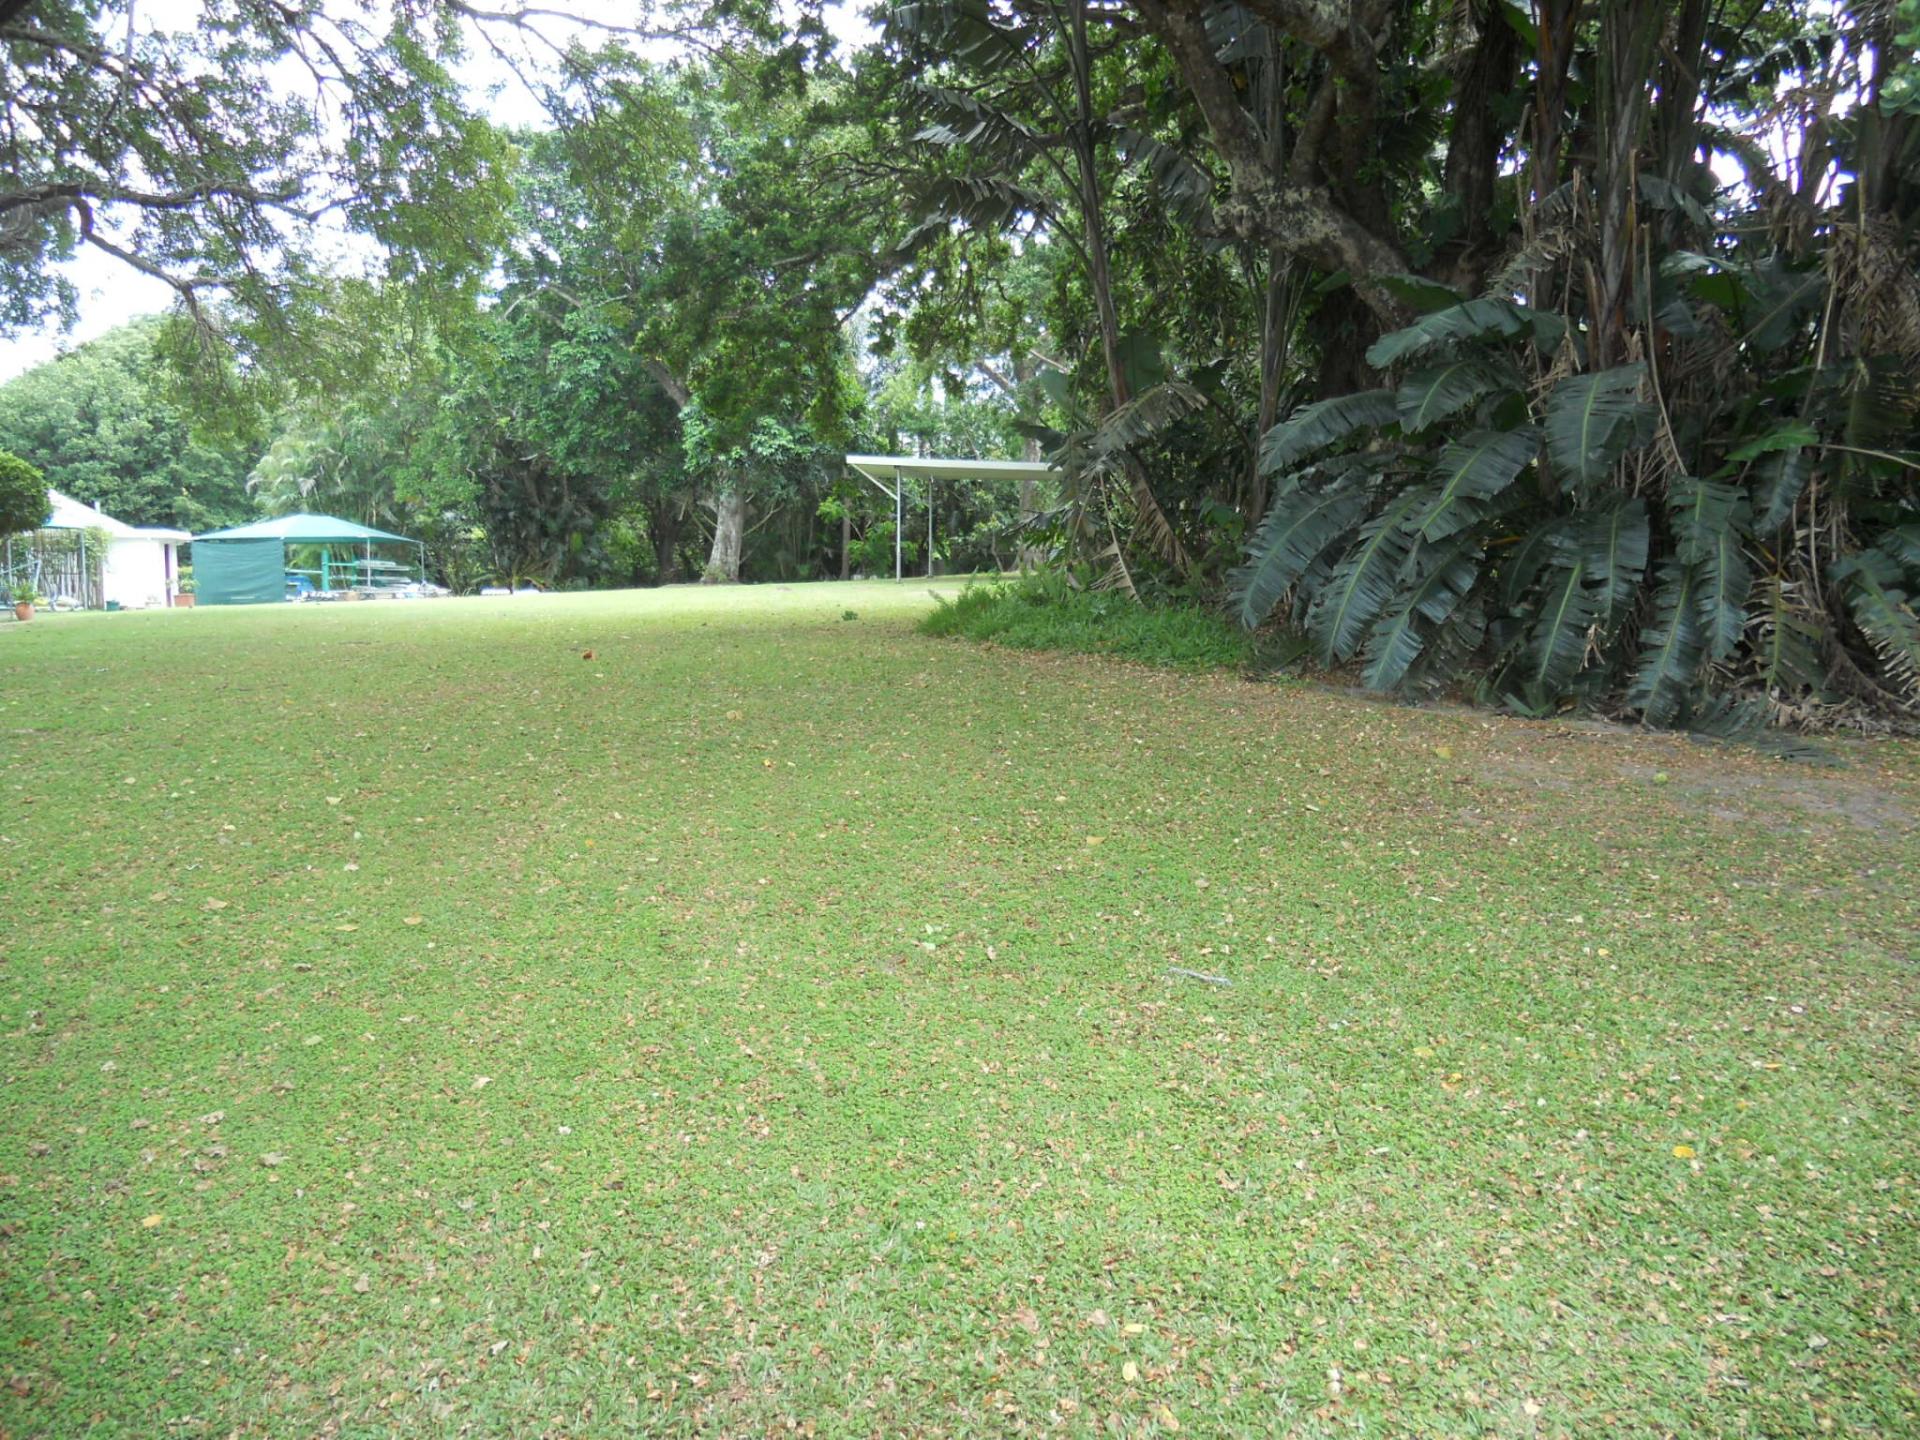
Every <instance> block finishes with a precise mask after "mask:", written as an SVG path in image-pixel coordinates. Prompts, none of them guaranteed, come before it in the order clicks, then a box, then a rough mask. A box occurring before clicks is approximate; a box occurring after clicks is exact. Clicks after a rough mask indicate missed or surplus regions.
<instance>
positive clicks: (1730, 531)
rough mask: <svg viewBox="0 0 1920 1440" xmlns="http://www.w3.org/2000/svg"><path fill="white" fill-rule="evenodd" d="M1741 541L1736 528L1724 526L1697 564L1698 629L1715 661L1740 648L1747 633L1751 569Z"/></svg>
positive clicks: (1751, 584) (1751, 582)
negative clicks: (1698, 582)
mask: <svg viewBox="0 0 1920 1440" xmlns="http://www.w3.org/2000/svg"><path fill="white" fill-rule="evenodd" d="M1744 538H1745V537H1744V536H1743V535H1742V534H1741V532H1740V530H1739V529H1738V528H1737V527H1736V526H1734V525H1728V526H1726V527H1725V528H1724V529H1722V530H1721V531H1720V532H1719V533H1718V534H1717V535H1715V536H1714V537H1713V548H1712V549H1711V550H1709V551H1708V552H1707V554H1706V555H1705V557H1704V558H1702V560H1701V561H1700V591H1699V594H1700V629H1701V633H1702V634H1704V635H1705V636H1706V641H1707V654H1708V655H1709V656H1710V657H1711V658H1712V659H1714V660H1725V659H1727V658H1728V657H1729V656H1730V655H1732V654H1733V652H1734V651H1735V650H1737V649H1739V648H1740V640H1741V637H1742V636H1743V635H1745V634H1746V630H1747V596H1748V595H1749V594H1751V593H1752V591H1753V568H1752V567H1751V566H1750V565H1748V563H1747V555H1746V551H1745V549H1744V548H1743V546H1742V542H1743V540H1744Z"/></svg>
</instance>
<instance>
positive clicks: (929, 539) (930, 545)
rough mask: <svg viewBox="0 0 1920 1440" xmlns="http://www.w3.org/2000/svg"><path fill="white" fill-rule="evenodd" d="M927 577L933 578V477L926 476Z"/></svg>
mask: <svg viewBox="0 0 1920 1440" xmlns="http://www.w3.org/2000/svg"><path fill="white" fill-rule="evenodd" d="M927 578H928V579H929V580H931V579H932V578H933V477H932V476H931V475H929V476H928V477H927Z"/></svg>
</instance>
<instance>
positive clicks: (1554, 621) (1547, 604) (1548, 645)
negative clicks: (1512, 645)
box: [1509, 546, 1603, 708]
mask: <svg viewBox="0 0 1920 1440" xmlns="http://www.w3.org/2000/svg"><path fill="white" fill-rule="evenodd" d="M1563 558H1564V559H1565V560H1566V562H1567V563H1565V564H1561V565H1555V566H1554V567H1553V568H1552V569H1550V570H1548V572H1547V584H1546V589H1545V590H1544V591H1543V593H1542V594H1541V597H1540V605H1539V612H1538V614H1537V616H1536V618H1535V620H1534V622H1533V626H1532V629H1531V631H1530V633H1529V635H1528V637H1527V643H1526V646H1525V649H1524V652H1523V654H1522V658H1521V660H1520V662H1519V665H1518V666H1517V667H1516V670H1515V672H1514V674H1513V675H1512V676H1510V677H1509V678H1511V679H1517V680H1518V681H1519V682H1520V693H1521V695H1523V696H1524V697H1525V698H1526V700H1527V702H1528V704H1529V705H1530V706H1532V707H1534V708H1539V707H1542V706H1545V705H1549V704H1551V703H1552V702H1553V701H1555V700H1557V699H1558V698H1559V697H1560V696H1561V695H1562V694H1563V693H1564V692H1565V691H1566V688H1567V685H1568V683H1569V682H1571V681H1572V679H1573V677H1574V676H1575V675H1576V674H1578V673H1579V671H1580V667H1581V666H1582V665H1583V664H1584V663H1585V661H1586V658H1587V644H1588V640H1589V637H1590V635H1591V632H1592V629H1593V625H1594V621H1595V619H1596V617H1597V616H1598V615H1599V613H1600V603H1601V600H1602V598H1603V597H1602V592H1601V590H1600V588H1599V587H1598V586H1596V585H1594V584H1592V583H1591V582H1592V576H1590V575H1589V574H1588V573H1587V563H1586V557H1585V555H1584V554H1583V553H1582V552H1581V549H1580V547H1578V546H1573V547H1569V549H1568V552H1567V553H1565V554H1564V556H1563Z"/></svg>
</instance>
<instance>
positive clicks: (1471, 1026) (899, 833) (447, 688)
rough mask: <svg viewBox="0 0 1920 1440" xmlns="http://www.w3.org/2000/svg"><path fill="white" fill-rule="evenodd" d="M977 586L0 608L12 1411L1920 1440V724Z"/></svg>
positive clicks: (396, 1431)
mask: <svg viewBox="0 0 1920 1440" xmlns="http://www.w3.org/2000/svg"><path fill="white" fill-rule="evenodd" d="M924 589H925V587H924V586H909V587H902V588H895V587H894V586H891V585H877V584H876V585H855V586H803V587H791V588H774V587H765V588H760V589H752V590H735V591H724V592H720V591H679V592H670V593H663V594H656V595H646V594H633V595H618V596H565V597H550V598H545V599H541V600H536V601H525V600H517V601H516V600H502V601H459V602H445V603H442V604H431V605H427V604H423V605H418V606H413V607H406V606H401V605H384V606H372V605H369V606H357V607H355V606H341V607H331V608H323V607H312V608H294V607H275V608H272V609H259V610H225V611H221V610H198V611H194V612H189V613H176V614H160V615H122V616H111V617H92V618H74V619H68V618H64V617H55V618H54V619H52V620H45V619H43V620H36V621H35V622H33V624H31V625H26V626H12V627H5V628H0V735H3V736H4V746H3V748H0V863H4V865H5V866H6V876H7V879H6V883H5V887H4V888H5V903H4V907H0V960H3V963H0V1017H3V1018H0V1078H3V1079H4V1088H0V1133H3V1136H4V1138H3V1140H0V1144H3V1145H4V1152H3V1154H0V1172H3V1173H0V1345H4V1350H3V1351H0V1354H3V1355H4V1359H0V1370H3V1371H4V1374H0V1431H4V1432H5V1433H7V1434H9V1435H20V1436H29V1435H50V1436H72V1435H80V1434H98V1435H125V1436H141V1437H151V1436H162V1435H208V1436H226V1435H236V1434H237V1435H242V1436H249V1435H274V1436H313V1435H318V1434H328V1435H340V1436H386V1435H431V1436H459V1435H471V1436H523V1435H524V1436H534V1435H551V1436H588V1435H603V1434H647V1435H686V1434H694V1433H700V1434H706V1435H728V1436H733V1435H759V1434H764V1433H768V1432H773V1433H789V1431H788V1426H789V1425H791V1426H793V1427H794V1428H795V1429H797V1430H799V1431H800V1432H801V1433H817V1434H821V1435H834V1436H840V1435H848V1436H853V1435H860V1436H865V1435H887V1436H893V1435H905V1434H926V1435H948V1434H955V1435H1004V1434H1012V1433H1031V1432H1039V1431H1053V1430H1061V1431H1065V1432H1067V1433H1090V1432H1094V1431H1096V1430H1103V1431H1108V1432H1111V1433H1123V1434H1128V1435H1152V1434H1164V1433H1169V1432H1171V1431H1172V1430H1173V1428H1174V1427H1175V1426H1176V1425H1177V1426H1178V1427H1179V1429H1180V1431H1181V1432H1182V1433H1183V1434H1190V1435H1191V1434H1199V1435H1246V1436H1266V1435H1274V1434H1299V1435H1328V1436H1332V1435H1352V1434H1372V1435H1382V1434H1396V1435H1398V1434H1407V1435H1412V1434H1419V1435H1458V1434H1467V1433H1473V1434H1494V1435H1655V1434H1673V1435H1678V1434H1687V1435H1729V1436H1762V1435H1765V1436H1786V1435H1801V1434H1810V1433H1818V1432H1819V1431H1820V1430H1821V1429H1822V1427H1829V1426H1830V1427H1831V1428H1832V1430H1833V1431H1834V1433H1840V1434H1857V1435H1882V1436H1892V1435H1896V1434H1901V1433H1910V1426H1911V1417H1912V1415H1913V1413H1914V1409H1915V1405H1916V1389H1915V1386H1916V1373H1915V1372H1916V1361H1915V1357H1916V1355H1920V1313H1917V1308H1920V1301H1917V1300H1916V1295H1915V1290H1914V1276H1915V1275H1916V1274H1917V1273H1920V1231H1917V1230H1916V1226H1915V1223H1914V1220H1915V1216H1914V1210H1915V1201H1916V1186H1917V1185H1920V1181H1916V1175H1917V1174H1920V1167H1917V1164H1916V1161H1917V1160H1920V1155H1917V1153H1916V1152H1917V1151H1920V1144H1916V1126H1915V1117H1914V1100H1915V1082H1916V1078H1917V1076H1920V1064H1917V1062H1916V1047H1915V1034H1916V1032H1915V1025H1914V1020H1915V1006H1914V963H1915V962H1914V936H1915V934H1916V930H1917V928H1920V927H1916V920H1920V913H1917V908H1920V907H1917V902H1916V899H1915V894H1914V889H1913V886H1912V883H1911V881H1912V873H1913V861H1914V859H1915V831H1914V824H1913V816H1914V814H1915V813H1916V812H1917V811H1920V763H1916V757H1915V752H1914V751H1913V749H1912V748H1910V747H1898V746H1885V747H1880V748H1877V749H1866V750H1861V751H1859V752H1857V753H1852V754H1851V755H1850V756H1849V762H1848V764H1847V765H1845V766H1843V767H1842V768H1840V769H1837V770H1834V771H1821V772H1818V773H1808V772H1801V771H1795V770H1791V769H1786V768H1783V767H1780V766H1778V765H1777V764H1774V763H1770V762H1765V761H1760V760H1757V759H1752V758H1749V757H1743V756H1737V755H1736V756H1728V755H1722V754H1717V753H1713V752H1708V751H1703V750H1700V749H1697V748H1695V747H1691V746H1689V745H1687V744H1686V743H1685V742H1682V741H1676V740H1672V739H1668V738H1660V737H1644V738H1625V739H1622V738H1618V737H1612V736H1607V735H1604V734H1599V733H1594V732H1586V731H1578V730H1566V729H1556V728H1553V727H1546V726H1538V725H1528V724H1523V723H1520V722H1514V721H1504V720H1498V719H1494V718H1491V717H1487V716H1482V715H1469V714H1437V713H1424V712H1418V711H1411V710H1405V709H1397V708H1390V707H1383V706H1377V705H1373V704H1369V703H1366V702H1363V701H1357V700H1353V699H1350V698H1347V697H1343V696H1338V695H1330V694H1325V693H1320V692H1317V691H1313V690H1307V689H1303V688H1295V687H1287V688H1279V687H1264V686H1252V685H1248V684H1245V683H1242V682H1240V681H1237V680H1234V679H1231V678H1228V677H1225V676H1220V675H1215V674H1177V673H1171V672H1155V671H1151V670H1145V669H1140V668H1136V667H1122V666H1115V665H1111V664H1108V663H1105V662H1103V661H1099V660H1089V659H1082V658H1077V657H1059V656H1046V655H1026V654H1017V653H1013V652H1010V651H1007V650H1003V649H996V648H992V647H967V646H954V645H950V644H945V643H941V642H937V641H934V640H930V639H927V638H924V637H921V636H919V635H917V634H915V633H914V631H913V622H914V621H915V619H916V618H917V617H918V614H919V613H920V611H921V610H922V608H923V607H924V606H925V605H926V603H927V602H926V600H925V594H924ZM848 611H852V612H853V613H854V615H855V618H854V619H853V620H845V619H843V618H842V617H843V615H845V613H846V612H848ZM588 651H591V652H592V658H591V659H586V658H583V657H584V655H585V653H586V652H588ZM1174 968H1178V969H1182V970H1190V971H1195V972H1199V973H1201V974H1206V975H1212V976H1216V977H1219V978H1221V979H1225V980H1229V981H1231V982H1232V983H1231V984H1230V985H1215V984H1211V983H1208V982H1206V981H1202V980H1194V979H1189V978H1186V977H1183V976H1181V975H1177V974H1172V973H1170V971H1171V970H1172V969H1174Z"/></svg>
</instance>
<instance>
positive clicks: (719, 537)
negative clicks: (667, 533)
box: [701, 491, 747, 584]
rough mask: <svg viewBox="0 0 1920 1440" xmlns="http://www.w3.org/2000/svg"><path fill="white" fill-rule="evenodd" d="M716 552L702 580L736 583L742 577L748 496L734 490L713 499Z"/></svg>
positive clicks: (709, 560)
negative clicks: (741, 557) (742, 553)
mask: <svg viewBox="0 0 1920 1440" xmlns="http://www.w3.org/2000/svg"><path fill="white" fill-rule="evenodd" d="M713 515H714V520H713V553H712V554H711V555H709V556H708V557H707V570H706V574H704V575H703V576H701V579H702V580H705V581H709V582H724V583H726V584H733V583H734V582H736V581H738V580H739V578H740V551H741V549H742V548H743V547H744V546H745V544H746V539H747V497H746V495H745V494H744V493H743V492H740V491H733V492H730V493H728V494H725V495H718V496H715V497H714V500H713Z"/></svg>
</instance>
